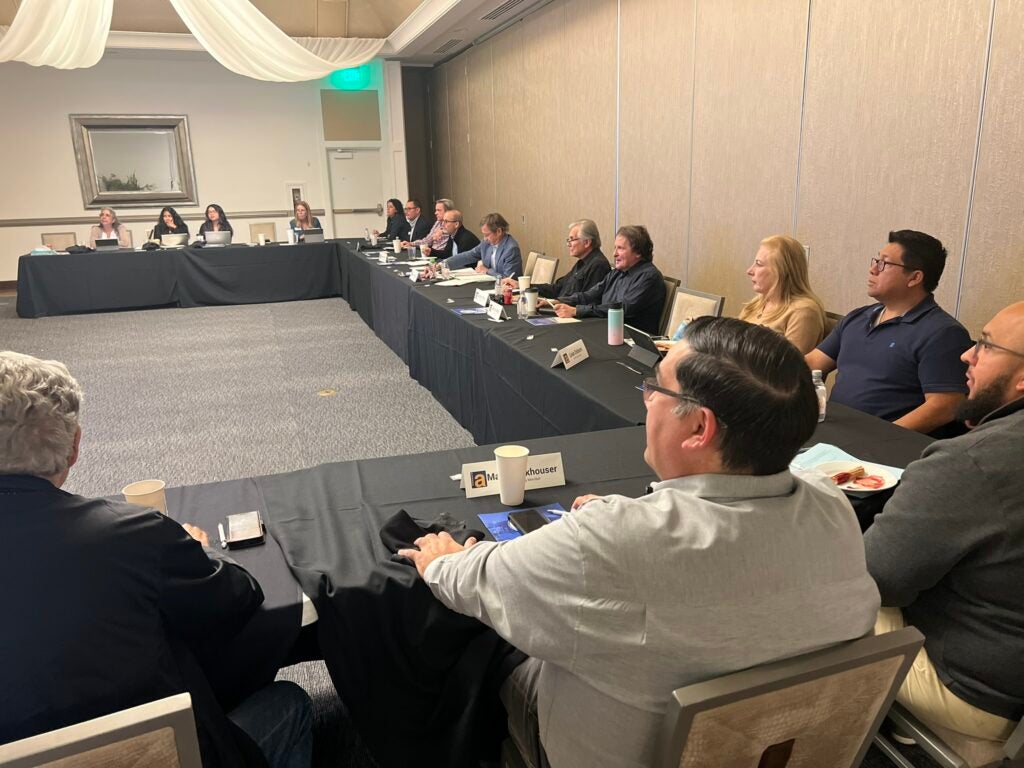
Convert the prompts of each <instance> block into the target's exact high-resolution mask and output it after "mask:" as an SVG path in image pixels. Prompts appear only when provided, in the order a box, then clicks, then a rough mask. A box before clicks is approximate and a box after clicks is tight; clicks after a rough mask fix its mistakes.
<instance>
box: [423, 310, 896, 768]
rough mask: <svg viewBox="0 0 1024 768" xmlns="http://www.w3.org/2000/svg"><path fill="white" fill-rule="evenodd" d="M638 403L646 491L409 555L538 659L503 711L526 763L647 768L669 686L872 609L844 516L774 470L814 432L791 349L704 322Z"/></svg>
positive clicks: (825, 641) (752, 329) (521, 674)
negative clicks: (508, 535)
mask: <svg viewBox="0 0 1024 768" xmlns="http://www.w3.org/2000/svg"><path fill="white" fill-rule="evenodd" d="M643 397H644V400H645V403H646V406H647V448H646V450H645V452H644V458H645V460H646V461H647V463H648V464H649V465H650V466H651V468H652V469H653V470H654V471H655V473H656V474H657V475H658V477H659V478H660V482H657V483H655V484H654V486H653V491H652V492H651V493H649V494H648V495H646V496H643V497H641V498H639V499H631V498H627V497H625V496H617V495H616V496H606V497H595V496H581V497H580V498H578V499H577V500H576V503H574V504H573V509H574V511H573V512H572V513H571V514H568V515H565V516H564V517H563V518H562V520H560V521H558V522H556V523H553V524H551V525H547V526H544V527H543V528H541V529H539V530H537V531H535V532H533V533H531V534H529V535H527V536H523V537H521V538H518V539H515V540H512V541H508V542H505V543H502V544H497V543H493V542H480V543H472V540H470V542H467V544H468V545H469V546H467V547H466V548H465V549H464V548H463V547H461V546H460V545H458V544H457V543H456V542H455V541H454V540H453V539H451V537H449V536H448V535H447V534H442V535H441V536H434V535H430V536H426V537H423V538H421V539H418V540H417V541H416V545H417V547H418V549H417V550H404V551H403V554H405V555H406V556H407V557H411V558H412V559H413V560H414V561H415V563H416V566H417V568H418V569H419V571H420V573H421V574H422V576H423V578H424V580H425V581H426V583H427V584H428V585H429V586H430V588H431V590H432V591H433V592H434V594H435V595H436V596H437V597H438V598H439V599H440V600H441V601H442V602H443V603H444V604H445V605H447V606H449V607H451V608H452V609H454V610H456V611H459V612H460V613H464V614H467V615H470V616H475V617H477V618H479V619H480V620H481V621H483V622H484V623H485V624H487V625H489V626H491V627H493V628H494V629H495V630H496V631H497V632H498V634H500V635H501V636H502V637H504V638H506V639H507V640H508V641H509V642H511V643H512V644H514V645H516V646H517V647H519V648H520V649H522V650H523V651H525V652H526V653H528V654H529V655H530V656H531V657H532V658H531V659H530V660H528V661H527V662H526V663H525V664H523V665H521V666H520V667H519V668H517V670H516V671H515V672H514V673H513V675H512V676H511V677H510V678H509V680H508V681H506V684H505V687H504V689H503V691H502V698H503V700H504V701H505V705H506V708H507V709H508V710H509V715H510V725H511V732H512V736H513V738H514V739H515V740H516V742H517V744H518V746H519V748H520V751H521V752H523V753H524V756H525V757H526V758H527V759H528V760H529V761H530V762H531V763H532V764H533V765H535V766H542V765H545V764H547V760H548V759H549V758H550V764H551V765H555V766H558V767H559V768H563V767H564V766H581V767H582V766H587V767H588V768H592V767H594V766H609V768H611V766H624V765H631V766H639V765H651V764H652V763H653V762H654V760H655V756H656V754H657V748H658V733H659V728H660V726H661V721H662V719H663V717H664V712H665V709H666V705H667V703H668V700H669V695H670V693H671V691H672V690H673V689H675V688H678V687H680V686H682V685H686V684H688V683H692V682H696V681H700V680H706V679H709V678H713V677H717V676H719V675H723V674H726V673H728V672H733V671H736V670H739V669H743V668H746V667H750V666H754V665H757V664H763V663H766V662H770V661H774V660H777V659H781V658H785V657H789V656H794V655H797V654H801V653H804V652H807V651H811V650H814V649H817V648H822V647H824V646H828V645H831V644H833V643H837V642H840V641H843V640H850V639H853V638H856V637H859V636H861V635H864V634H866V633H867V632H868V631H870V629H871V627H872V625H873V624H874V621H875V616H876V613H877V611H878V606H879V600H878V590H877V589H876V588H875V584H874V582H873V581H872V580H871V578H870V577H869V576H868V574H867V569H866V567H865V563H864V547H863V543H862V539H861V536H860V533H859V527H858V524H857V520H856V517H855V516H854V514H853V510H852V508H851V507H850V504H849V502H848V501H847V500H846V498H845V497H844V496H843V494H842V493H841V492H839V491H838V490H837V489H836V488H835V486H834V485H832V484H831V482H830V481H829V480H828V479H827V478H826V477H824V475H820V474H819V475H816V476H812V475H808V476H806V477H804V476H796V475H794V474H793V473H791V472H790V470H789V467H788V465H789V462H790V460H791V459H792V458H793V456H794V455H795V454H796V452H797V450H798V449H799V447H800V446H801V445H802V444H803V443H804V442H805V441H806V440H807V439H808V438H810V436H811V434H812V433H813V432H814V428H815V425H816V423H817V422H816V419H817V400H816V396H815V394H814V388H813V385H812V384H811V376H810V371H809V370H808V369H807V366H806V365H805V364H804V362H803V358H802V357H801V356H800V353H799V352H798V351H797V350H796V348H795V347H793V346H792V345H791V344H789V342H787V341H786V340H785V339H784V338H783V337H782V336H779V335H778V334H776V333H775V332H773V331H770V330H768V329H766V328H761V327H757V326H753V325H749V324H747V323H743V322H741V321H739V320H734V319H731V318H699V319H698V320H696V321H694V322H693V323H692V324H690V325H689V326H688V327H687V329H686V335H685V336H684V338H683V340H682V341H681V342H680V343H679V344H678V345H676V347H674V348H673V350H672V351H671V352H669V354H668V356H667V357H666V358H665V360H664V361H663V362H662V363H661V365H660V367H659V369H658V371H657V376H656V377H652V378H649V379H646V380H645V381H644V386H643ZM524 712H526V713H527V714H528V715H529V717H528V718H527V717H524V716H523V713H524ZM527 720H532V722H526V721H527ZM538 723H539V730H538ZM531 726H532V727H531ZM537 735H539V742H540V743H539V744H538V743H537V742H536V736H537Z"/></svg>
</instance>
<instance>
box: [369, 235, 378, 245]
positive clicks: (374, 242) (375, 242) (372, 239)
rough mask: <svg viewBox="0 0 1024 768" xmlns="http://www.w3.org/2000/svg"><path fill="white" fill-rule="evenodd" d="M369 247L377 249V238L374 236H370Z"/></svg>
mask: <svg viewBox="0 0 1024 768" xmlns="http://www.w3.org/2000/svg"><path fill="white" fill-rule="evenodd" d="M370 245H372V246H373V247H375V248H376V247H377V236H376V235H370Z"/></svg>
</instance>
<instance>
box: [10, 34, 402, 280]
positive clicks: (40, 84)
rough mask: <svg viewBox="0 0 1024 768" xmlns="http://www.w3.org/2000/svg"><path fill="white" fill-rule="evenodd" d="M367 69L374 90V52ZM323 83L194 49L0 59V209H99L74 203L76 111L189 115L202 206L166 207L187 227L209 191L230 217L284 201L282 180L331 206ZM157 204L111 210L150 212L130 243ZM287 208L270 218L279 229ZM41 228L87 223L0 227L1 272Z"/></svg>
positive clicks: (243, 231)
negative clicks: (240, 71) (46, 62)
mask: <svg viewBox="0 0 1024 768" xmlns="http://www.w3.org/2000/svg"><path fill="white" fill-rule="evenodd" d="M155 56H162V58H154V57H155ZM373 69H374V76H373V81H374V82H373V83H371V85H370V87H378V88H381V89H382V90H383V87H384V85H383V77H382V72H381V71H380V70H381V67H380V64H379V62H375V64H374V68H373ZM321 87H324V86H323V85H322V84H321V83H320V82H316V81H314V82H309V83H295V84H290V83H289V84H284V83H264V82H260V81H257V80H251V79H249V78H244V77H240V76H238V75H235V74H233V73H231V72H229V71H228V70H226V69H224V68H223V67H222V66H221V65H220V64H218V63H216V62H215V61H213V60H212V59H209V58H207V57H205V55H203V56H202V57H200V55H199V54H174V53H163V54H152V53H147V52H118V53H113V54H112V53H111V52H110V51H108V52H107V55H106V56H104V58H103V60H102V61H101V62H100V63H99V64H98V65H97V66H95V67H93V68H91V69H87V70H75V71H70V72H64V71H58V70H55V69H50V68H47V67H40V68H35V67H30V66H28V65H26V64H20V63H5V64H0V105H3V112H4V119H3V120H0V168H2V169H3V174H2V175H3V183H2V184H0V219H22V218H57V217H82V216H88V217H90V218H92V217H95V216H96V215H97V214H98V211H93V210H86V209H85V208H84V206H83V204H82V195H81V191H80V189H79V184H78V175H77V171H76V169H75V155H74V150H73V148H72V144H71V128H70V122H69V120H68V115H69V114H76V113H87V114H88V113H96V114H185V115H188V121H189V131H190V133H191V139H192V157H193V161H194V164H195V173H196V185H197V188H198V196H199V200H200V205H199V206H176V209H177V210H178V212H179V213H181V214H182V216H183V217H184V218H185V220H186V222H188V224H189V227H190V229H191V230H192V231H193V232H194V231H195V229H196V227H197V226H198V224H199V222H200V221H201V220H202V211H203V210H204V208H205V205H206V204H207V203H210V202H216V203H220V204H221V205H222V206H223V207H224V210H225V211H226V212H227V214H228V217H229V218H230V217H231V214H232V212H233V211H258V210H284V209H286V208H287V207H289V203H288V199H287V197H286V191H285V184H286V183H287V182H302V184H303V185H304V188H305V193H306V198H307V200H308V201H309V203H310V205H311V206H312V207H314V208H326V207H329V205H330V202H329V200H328V184H327V180H326V177H325V168H324V166H325V160H324V157H325V155H324V144H323V128H322V119H321V113H320V97H319V90H320V88H321ZM383 101H384V98H382V102H383ZM385 135H386V134H385ZM385 144H386V142H385ZM385 149H386V147H385ZM159 210H160V206H155V207H152V208H130V209H129V208H121V209H119V210H118V213H119V214H121V215H125V214H135V213H145V214H152V216H151V217H150V218H151V220H152V221H150V222H147V223H142V222H138V223H131V224H130V225H129V227H130V228H131V229H133V230H134V233H135V242H136V244H139V243H140V242H141V238H143V237H144V235H145V232H146V231H147V230H148V229H149V228H151V227H152V225H153V223H155V221H156V217H157V214H158V213H159ZM288 218H290V216H289V217H281V218H279V219H275V221H277V227H278V237H280V238H283V236H284V227H285V226H286V224H287V221H288ZM327 218H328V219H330V217H329V216H328V217H327ZM259 220H260V221H263V220H266V219H259ZM250 221H256V220H255V219H251V220H245V219H240V220H239V221H238V222H237V224H235V228H236V232H238V233H239V238H238V239H243V237H242V235H244V239H246V240H247V239H248V233H249V228H248V225H249V222H250ZM325 225H326V222H325ZM44 231H75V232H77V233H78V240H79V242H84V241H86V239H87V237H88V233H89V225H86V224H80V225H71V226H67V225H65V226H54V227H3V226H0V281H5V280H14V279H15V278H16V277H17V269H18V256H19V255H20V254H22V253H25V252H27V251H29V250H30V249H31V248H33V247H35V246H37V245H39V243H40V240H39V235H40V234H41V233H42V232H44Z"/></svg>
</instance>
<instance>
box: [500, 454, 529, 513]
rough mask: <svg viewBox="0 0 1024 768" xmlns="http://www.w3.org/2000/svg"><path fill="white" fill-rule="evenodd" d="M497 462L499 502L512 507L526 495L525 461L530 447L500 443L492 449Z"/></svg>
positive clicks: (519, 502)
mask: <svg viewBox="0 0 1024 768" xmlns="http://www.w3.org/2000/svg"><path fill="white" fill-rule="evenodd" d="M494 458H495V459H496V460H497V462H498V490H499V491H500V498H501V503H502V504H504V505H506V506H509V507H514V506H517V505H519V504H522V503H523V497H524V496H525V495H526V463H527V460H528V459H529V458H530V449H529V448H526V447H525V446H522V445H500V446H498V447H497V448H495V449H494Z"/></svg>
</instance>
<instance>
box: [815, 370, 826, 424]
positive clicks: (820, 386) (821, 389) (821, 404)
mask: <svg viewBox="0 0 1024 768" xmlns="http://www.w3.org/2000/svg"><path fill="white" fill-rule="evenodd" d="M811 379H812V381H814V391H815V392H817V393H818V421H819V422H822V421H824V420H825V410H826V409H827V408H828V390H827V389H825V381H824V379H822V378H821V371H811Z"/></svg>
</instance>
